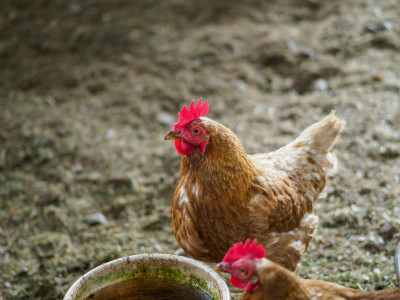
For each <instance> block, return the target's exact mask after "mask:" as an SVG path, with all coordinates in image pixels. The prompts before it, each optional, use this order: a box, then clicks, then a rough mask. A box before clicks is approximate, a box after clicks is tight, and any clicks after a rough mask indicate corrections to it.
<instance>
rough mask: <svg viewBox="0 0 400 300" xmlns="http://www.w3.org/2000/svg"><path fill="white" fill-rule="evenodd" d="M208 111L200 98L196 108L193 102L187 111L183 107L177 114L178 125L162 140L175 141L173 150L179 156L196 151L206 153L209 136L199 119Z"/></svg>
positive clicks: (206, 105)
mask: <svg viewBox="0 0 400 300" xmlns="http://www.w3.org/2000/svg"><path fill="white" fill-rule="evenodd" d="M208 109H209V107H208V104H207V102H205V103H204V104H202V103H201V98H200V99H199V101H198V102H197V105H196V106H195V105H194V100H193V101H192V103H191V105H190V108H189V109H187V107H186V106H184V107H183V108H182V110H181V112H180V113H179V114H178V118H179V121H178V123H176V124H175V125H174V128H173V129H172V130H171V131H169V132H168V133H167V134H166V135H165V137H164V139H166V140H175V148H176V151H178V153H179V154H181V155H190V154H192V153H193V152H194V151H196V150H198V151H199V152H201V153H204V152H205V151H206V146H207V144H208V140H209V139H210V135H209V134H208V133H207V130H206V129H205V128H204V126H202V122H201V119H200V118H201V117H202V116H204V115H206V114H207V113H208Z"/></svg>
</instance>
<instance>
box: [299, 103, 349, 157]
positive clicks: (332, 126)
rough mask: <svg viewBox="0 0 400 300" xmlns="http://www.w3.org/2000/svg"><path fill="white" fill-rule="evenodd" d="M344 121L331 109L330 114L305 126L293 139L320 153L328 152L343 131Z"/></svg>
mask: <svg viewBox="0 0 400 300" xmlns="http://www.w3.org/2000/svg"><path fill="white" fill-rule="evenodd" d="M345 124H346V122H345V121H344V120H341V119H339V118H338V117H336V115H335V111H334V110H332V112H331V113H330V115H328V116H326V117H325V118H324V119H322V120H321V121H319V122H317V123H314V124H313V125H311V126H310V127H308V128H306V129H305V130H304V131H303V132H302V133H301V134H300V136H299V137H298V138H297V139H296V140H295V141H294V143H299V144H301V145H302V146H303V145H304V144H305V143H306V144H307V145H308V146H309V147H310V148H312V149H314V150H317V151H320V152H322V153H327V152H329V151H330V150H331V149H332V147H333V145H334V144H335V142H336V139H337V137H338V136H339V134H340V133H341V132H342V131H343V129H344V126H345Z"/></svg>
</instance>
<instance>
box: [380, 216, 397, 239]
mask: <svg viewBox="0 0 400 300" xmlns="http://www.w3.org/2000/svg"><path fill="white" fill-rule="evenodd" d="M396 231H397V230H396V227H395V226H394V224H393V223H392V222H389V221H386V222H385V223H384V224H383V225H382V227H381V228H380V229H379V235H380V236H381V237H383V238H384V239H385V240H391V239H392V238H393V235H394V234H395V233H396Z"/></svg>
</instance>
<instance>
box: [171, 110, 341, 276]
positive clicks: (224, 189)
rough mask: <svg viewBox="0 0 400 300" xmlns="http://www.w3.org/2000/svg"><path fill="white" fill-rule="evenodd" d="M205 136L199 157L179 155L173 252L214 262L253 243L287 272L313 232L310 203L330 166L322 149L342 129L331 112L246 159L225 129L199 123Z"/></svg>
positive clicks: (207, 122)
mask: <svg viewBox="0 0 400 300" xmlns="http://www.w3.org/2000/svg"><path fill="white" fill-rule="evenodd" d="M194 123H195V124H197V125H199V126H202V127H203V128H205V129H206V130H207V132H208V135H209V136H210V138H209V143H208V145H207V148H206V151H205V153H204V154H202V153H200V152H197V151H196V152H194V153H193V154H191V155H189V156H183V158H182V164H181V171H180V180H179V183H178V185H177V187H176V189H175V192H174V197H173V201H172V221H173V227H174V232H175V236H176V239H177V241H178V243H179V244H180V245H181V247H182V248H183V249H184V250H185V251H186V252H187V253H188V254H190V255H191V256H193V257H194V258H196V259H199V260H203V261H208V262H218V261H220V260H221V259H222V258H223V256H224V254H225V253H226V251H227V250H228V249H229V247H230V246H231V245H232V244H233V243H235V242H238V241H244V240H245V239H246V238H258V240H259V241H260V242H261V243H262V244H263V245H264V246H265V248H266V250H267V253H268V257H269V258H270V259H271V260H273V261H276V262H278V263H279V264H281V265H283V266H285V267H287V268H289V269H291V270H294V269H296V267H297V264H298V262H299V261H300V259H301V256H302V254H303V253H304V251H305V250H306V249H307V247H308V245H309V243H310V241H311V240H312V238H313V236H314V233H315V231H316V229H317V226H318V218H317V217H316V216H314V215H313V206H314V201H315V200H316V199H317V197H318V195H319V194H320V193H321V191H322V190H323V188H324V187H325V184H326V180H327V176H328V173H329V171H330V170H331V169H332V168H333V167H334V165H335V158H334V155H333V154H332V153H330V152H329V151H330V149H331V148H332V146H333V144H334V142H335V140H336V138H337V136H338V135H339V133H340V131H341V130H342V128H343V121H341V120H340V119H338V118H337V117H336V116H335V115H334V113H332V114H331V115H329V116H327V117H326V118H325V119H323V120H322V121H320V122H318V123H315V124H314V125H312V126H310V127H309V128H307V129H306V130H305V131H304V132H303V133H302V134H301V135H300V136H299V137H298V138H297V139H296V140H295V141H293V142H292V143H290V144H288V145H286V146H285V147H283V148H281V149H279V150H277V151H274V152H271V153H268V154H257V155H248V154H246V152H245V150H244V149H243V147H242V145H241V144H240V141H239V139H238V138H237V137H236V135H235V134H234V133H233V132H232V131H231V130H229V129H228V128H226V127H225V126H223V125H221V124H219V123H217V122H215V121H213V120H210V119H208V118H201V119H200V120H197V121H195V122H194Z"/></svg>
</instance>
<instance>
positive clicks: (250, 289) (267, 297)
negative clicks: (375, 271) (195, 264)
mask: <svg viewBox="0 0 400 300" xmlns="http://www.w3.org/2000/svg"><path fill="white" fill-rule="evenodd" d="M399 251H400V244H399V247H398V250H397V252H399ZM397 255H398V253H397ZM216 270H217V271H223V272H227V273H229V274H231V283H232V284H233V285H234V286H236V287H238V288H246V292H245V293H244V294H243V296H242V299H243V300H395V299H396V300H399V299H400V288H396V289H390V290H379V291H368V292H365V291H360V290H355V289H351V288H348V287H344V286H341V285H339V284H336V283H332V282H328V281H322V280H310V279H300V278H299V277H297V276H296V275H295V274H294V273H293V272H291V271H289V270H287V269H285V268H283V267H281V266H279V265H278V264H276V263H274V262H273V261H271V260H269V259H267V258H265V250H264V248H263V247H262V246H261V245H257V241H256V240H254V241H253V243H250V240H247V241H246V243H244V244H243V243H236V244H234V245H233V246H232V247H231V248H230V249H229V251H228V252H227V254H226V255H225V257H224V259H223V261H222V262H220V263H219V264H217V267H216ZM399 272H400V271H399V269H398V267H397V265H396V274H397V277H398V279H399V278H400V275H399Z"/></svg>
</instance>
